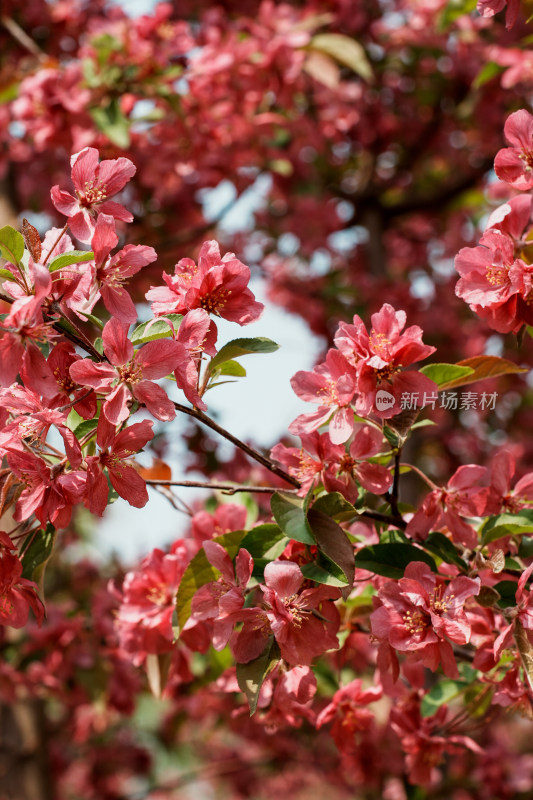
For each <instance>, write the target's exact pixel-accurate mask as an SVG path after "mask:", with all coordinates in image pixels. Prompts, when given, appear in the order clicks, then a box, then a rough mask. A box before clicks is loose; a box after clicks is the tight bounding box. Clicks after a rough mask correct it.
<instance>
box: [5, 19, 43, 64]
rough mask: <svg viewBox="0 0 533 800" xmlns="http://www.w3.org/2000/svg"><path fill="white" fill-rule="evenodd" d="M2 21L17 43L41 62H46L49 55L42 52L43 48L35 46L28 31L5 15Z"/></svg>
mask: <svg viewBox="0 0 533 800" xmlns="http://www.w3.org/2000/svg"><path fill="white" fill-rule="evenodd" d="M0 21H1V22H2V25H3V26H4V28H5V29H6V30H7V31H9V33H10V34H11V36H12V37H13V39H15V41H17V42H18V43H19V44H20V45H21V46H22V47H24V49H25V50H27V51H28V52H29V53H31V54H32V55H33V56H35V57H36V58H38V59H39V61H46V59H47V55H46V53H45V52H44V50H41V48H40V47H39V46H38V45H37V44H35V42H34V41H33V39H31V38H30V37H29V36H28V34H27V33H26V31H24V30H23V29H22V28H21V27H20V25H19V24H18V22H15V20H14V19H11V17H6V16H3V15H2V17H1V19H0Z"/></svg>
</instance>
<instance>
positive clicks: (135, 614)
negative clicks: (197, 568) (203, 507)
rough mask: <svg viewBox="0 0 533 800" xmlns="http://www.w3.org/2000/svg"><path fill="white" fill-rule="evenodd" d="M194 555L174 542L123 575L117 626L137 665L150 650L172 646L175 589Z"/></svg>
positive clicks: (159, 649)
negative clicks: (169, 548)
mask: <svg viewBox="0 0 533 800" xmlns="http://www.w3.org/2000/svg"><path fill="white" fill-rule="evenodd" d="M192 555H193V553H192V551H190V549H189V548H188V547H187V546H186V544H185V542H183V541H181V542H177V543H176V544H175V545H173V547H172V548H171V552H170V553H164V552H163V551H162V550H159V549H157V548H156V549H155V550H153V551H152V552H151V553H150V554H149V555H147V556H146V558H145V559H143V561H142V562H141V564H140V566H139V568H138V569H137V570H135V571H132V572H128V573H127V575H126V577H125V578H124V583H123V585H122V590H121V591H120V593H119V596H120V599H121V604H120V607H119V608H118V610H117V615H116V628H117V632H118V637H119V641H120V646H121V647H122V648H123V649H124V650H125V651H126V652H128V653H131V654H132V655H133V663H134V664H135V665H136V666H139V665H140V664H142V663H143V662H144V660H145V658H146V655H147V654H148V653H167V652H170V651H171V650H172V649H173V647H174V644H173V643H174V638H175V637H174V630H173V628H172V617H173V614H174V611H175V608H176V592H177V590H178V586H179V583H180V580H181V578H182V576H183V573H184V572H185V569H186V568H187V565H188V563H189V561H190V558H191V556H192Z"/></svg>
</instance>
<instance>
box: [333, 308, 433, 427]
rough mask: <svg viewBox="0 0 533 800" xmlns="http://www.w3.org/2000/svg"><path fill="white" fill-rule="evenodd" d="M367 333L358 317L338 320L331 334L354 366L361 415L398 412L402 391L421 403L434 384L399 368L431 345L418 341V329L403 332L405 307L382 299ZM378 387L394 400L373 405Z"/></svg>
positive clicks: (424, 354) (428, 351) (423, 355)
mask: <svg viewBox="0 0 533 800" xmlns="http://www.w3.org/2000/svg"><path fill="white" fill-rule="evenodd" d="M371 320H372V329H371V331H370V334H369V333H368V332H367V330H366V327H365V325H364V323H363V322H362V320H361V319H360V317H358V316H357V315H355V316H354V318H353V324H351V325H349V324H347V323H345V322H341V324H340V325H339V328H338V330H337V333H336V335H335V344H336V346H337V347H338V348H339V350H340V352H341V353H342V354H343V355H344V356H345V358H346V359H347V360H348V361H349V363H350V364H351V365H352V366H353V367H355V369H356V370H357V393H358V394H357V399H356V402H355V409H356V411H357V413H358V414H360V415H361V416H368V414H369V413H370V412H373V413H374V414H376V415H377V416H378V417H380V418H389V417H392V416H394V415H395V414H398V413H400V411H401V405H400V401H401V398H402V395H404V394H408V395H409V396H412V397H413V398H414V399H415V400H416V405H423V398H424V395H431V394H432V393H434V392H435V391H436V388H437V387H436V384H435V383H434V382H433V381H432V380H430V379H429V378H426V376H425V375H423V374H422V373H420V372H414V371H413V372H403V371H402V370H403V369H404V368H405V367H408V366H409V365H410V364H413V363H414V362H415V361H420V359H422V358H427V356H429V355H431V354H432V353H434V352H435V348H434V347H431V346H430V345H425V344H424V343H423V342H422V329H421V328H420V327H419V326H418V325H411V326H410V327H409V328H407V329H406V330H405V331H404V332H403V333H402V330H403V328H404V326H405V322H406V314H405V311H395V309H394V308H393V307H392V306H391V305H389V304H388V303H385V304H384V305H383V306H382V307H381V309H380V311H379V312H378V313H377V314H372V317H371ZM378 390H383V391H385V392H388V393H389V394H390V395H392V397H393V398H394V402H393V403H391V404H390V405H389V407H388V408H384V409H383V408H378V407H377V406H376V393H377V391H378Z"/></svg>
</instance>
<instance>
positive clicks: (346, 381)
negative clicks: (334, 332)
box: [289, 349, 356, 444]
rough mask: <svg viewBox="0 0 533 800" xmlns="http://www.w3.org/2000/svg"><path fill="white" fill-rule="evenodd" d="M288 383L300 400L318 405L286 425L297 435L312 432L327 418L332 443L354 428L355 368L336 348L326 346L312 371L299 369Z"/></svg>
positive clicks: (341, 439)
mask: <svg viewBox="0 0 533 800" xmlns="http://www.w3.org/2000/svg"><path fill="white" fill-rule="evenodd" d="M291 386H292V388H293V390H294V392H295V394H297V395H298V397H300V398H301V399H302V400H305V401H307V402H308V403H315V404H316V405H318V409H317V411H315V412H314V413H311V414H300V416H299V417H296V419H295V420H293V422H291V424H290V425H289V431H290V432H291V433H295V434H297V435H298V436H300V435H301V434H306V433H311V432H312V431H315V430H316V429H317V428H319V427H320V426H321V425H324V424H325V423H326V422H328V421H329V435H330V438H331V441H332V442H333V444H342V443H343V442H345V441H346V440H347V439H349V438H350V435H351V433H352V431H353V425H354V422H353V418H354V413H353V410H352V408H351V406H350V403H351V402H352V400H353V398H354V395H355V391H356V376H355V370H354V369H353V367H352V366H350V364H349V363H348V362H347V360H346V359H345V358H344V356H343V355H342V354H341V353H339V352H338V350H333V349H331V350H328V353H327V356H326V361H325V362H324V363H322V364H319V365H318V366H317V367H315V369H314V370H313V371H312V372H305V371H304V370H300V371H299V372H297V373H296V374H295V375H293V377H292V378H291Z"/></svg>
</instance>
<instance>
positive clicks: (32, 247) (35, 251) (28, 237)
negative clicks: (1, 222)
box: [22, 219, 41, 264]
mask: <svg viewBox="0 0 533 800" xmlns="http://www.w3.org/2000/svg"><path fill="white" fill-rule="evenodd" d="M22 235H23V236H24V241H25V242H26V247H27V248H28V250H29V251H30V255H31V257H32V258H33V260H34V261H35V263H36V264H38V263H39V261H40V260H41V237H40V236H39V231H38V230H37V228H34V227H33V225H32V224H31V223H30V222H28V220H27V219H23V220H22Z"/></svg>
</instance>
